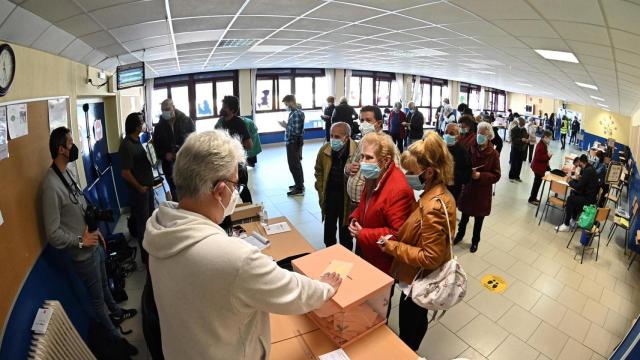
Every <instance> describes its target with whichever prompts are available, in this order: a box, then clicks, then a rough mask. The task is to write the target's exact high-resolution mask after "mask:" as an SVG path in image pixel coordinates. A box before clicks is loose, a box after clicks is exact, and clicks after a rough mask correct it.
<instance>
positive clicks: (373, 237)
mask: <svg viewBox="0 0 640 360" xmlns="http://www.w3.org/2000/svg"><path fill="white" fill-rule="evenodd" d="M360 142H361V145H362V162H361V163H360V173H361V174H362V176H363V177H364V178H365V183H364V189H363V190H362V196H361V197H360V203H359V204H358V207H357V208H356V210H355V211H354V212H353V214H351V223H350V224H349V231H350V232H351V235H352V236H353V237H354V238H355V239H356V244H357V250H358V252H359V253H360V255H361V256H362V258H363V259H365V260H367V261H368V262H369V263H371V264H372V265H373V266H375V267H377V268H378V269H380V270H382V271H384V272H385V273H389V268H390V267H391V262H392V261H393V258H392V257H391V256H390V255H388V254H385V253H384V252H382V250H381V249H380V247H379V246H378V244H377V243H376V242H377V241H378V239H380V237H381V236H385V235H393V236H395V235H397V234H398V229H399V228H400V226H402V224H404V221H405V220H406V219H407V217H408V216H409V214H410V213H411V211H412V207H413V204H414V203H415V197H414V195H413V190H411V187H410V186H409V184H407V180H405V177H404V174H403V173H402V171H401V170H400V168H398V167H397V166H396V165H395V163H394V162H393V156H394V153H395V146H394V145H393V143H392V142H391V139H390V138H389V136H386V135H384V134H377V133H370V134H367V135H366V136H365V137H364V138H362V140H361V141H360Z"/></svg>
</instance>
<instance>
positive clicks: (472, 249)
mask: <svg viewBox="0 0 640 360" xmlns="http://www.w3.org/2000/svg"><path fill="white" fill-rule="evenodd" d="M469 251H471V252H472V253H474V252H476V251H478V244H471V248H470V249H469Z"/></svg>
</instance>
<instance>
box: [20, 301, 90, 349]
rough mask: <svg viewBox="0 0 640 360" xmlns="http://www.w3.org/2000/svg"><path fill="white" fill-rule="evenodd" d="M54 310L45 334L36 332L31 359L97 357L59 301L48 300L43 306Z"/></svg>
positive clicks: (32, 342) (32, 341)
mask: <svg viewBox="0 0 640 360" xmlns="http://www.w3.org/2000/svg"><path fill="white" fill-rule="evenodd" d="M42 307H43V308H45V309H50V310H51V311H52V314H51V319H50V320H49V324H48V326H47V327H46V330H45V331H44V334H38V333H34V335H33V339H32V340H31V350H30V351H29V359H34V360H63V359H64V360H88V359H95V357H94V356H93V354H92V353H91V351H90V350H89V348H88V347H87V345H86V344H85V343H84V341H83V340H82V338H81V337H80V335H79V334H78V331H76V328H75V327H74V326H73V324H71V321H70V320H69V317H68V316H67V313H66V312H65V311H64V309H63V308H62V304H60V303H59V302H58V301H54V300H47V301H45V303H44V305H43V306H42Z"/></svg>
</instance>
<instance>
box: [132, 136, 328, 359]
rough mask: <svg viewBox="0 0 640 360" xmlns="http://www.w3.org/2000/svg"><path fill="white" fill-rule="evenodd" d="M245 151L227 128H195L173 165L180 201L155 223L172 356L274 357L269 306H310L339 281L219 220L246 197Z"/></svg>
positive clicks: (150, 237) (167, 350) (153, 261)
mask: <svg viewBox="0 0 640 360" xmlns="http://www.w3.org/2000/svg"><path fill="white" fill-rule="evenodd" d="M243 158H244V150H243V148H242V145H240V143H239V142H238V141H237V140H236V139H234V138H232V137H231V136H229V134H228V133H226V132H223V131H219V130H216V131H209V132H203V133H200V134H194V135H192V136H190V137H189V138H188V139H187V141H186V142H185V144H184V146H183V147H182V149H181V150H180V151H179V152H178V155H177V159H176V163H175V168H174V179H175V183H176V187H177V188H178V192H179V193H180V202H179V203H175V202H166V203H163V204H162V205H161V206H160V208H159V209H158V210H156V211H155V212H154V214H153V216H152V217H151V218H150V219H149V222H148V223H147V231H146V233H145V237H144V247H145V248H146V249H147V251H148V252H149V271H150V273H151V278H152V279H153V290H154V295H155V300H156V304H157V306H158V315H159V318H160V328H161V332H162V348H163V351H164V356H165V358H167V359H201V358H207V359H225V360H226V359H268V358H269V350H270V344H271V341H270V334H269V331H270V330H269V313H277V314H304V313H307V312H309V311H311V310H314V309H317V308H319V307H320V306H322V305H323V304H324V303H325V302H326V301H327V300H329V299H330V298H331V297H332V296H333V294H334V293H335V292H336V290H337V288H338V286H339V285H340V278H339V276H338V275H336V274H335V273H333V274H325V275H323V276H322V277H321V278H320V280H312V279H309V278H307V277H305V276H303V275H300V274H297V273H294V272H290V271H287V270H284V269H282V268H280V267H278V265H276V263H275V262H274V261H273V260H272V259H271V258H270V257H269V256H266V255H264V254H262V253H261V252H260V250H258V249H257V248H255V247H253V246H252V245H250V244H248V243H246V242H245V241H244V240H242V239H239V238H235V237H229V236H227V233H226V232H225V231H224V230H223V229H222V228H221V227H220V226H219V225H218V224H219V223H220V222H222V220H223V219H224V218H225V217H226V216H227V215H229V214H231V213H232V212H233V210H234V208H235V205H236V203H237V201H238V197H239V195H238V192H239V190H240V188H241V187H242V185H240V184H238V162H241V161H243V160H244V159H243Z"/></svg>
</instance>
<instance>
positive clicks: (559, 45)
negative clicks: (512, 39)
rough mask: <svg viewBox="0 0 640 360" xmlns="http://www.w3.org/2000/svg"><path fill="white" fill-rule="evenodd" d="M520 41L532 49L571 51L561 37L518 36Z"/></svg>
mask: <svg viewBox="0 0 640 360" xmlns="http://www.w3.org/2000/svg"><path fill="white" fill-rule="evenodd" d="M518 38H519V39H520V41H522V42H524V43H525V44H527V45H528V46H529V47H531V48H533V49H545V50H555V51H569V52H570V51H571V49H569V47H568V46H567V45H566V43H565V42H564V40H563V39H552V38H539V37H525V36H519V37H518Z"/></svg>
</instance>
